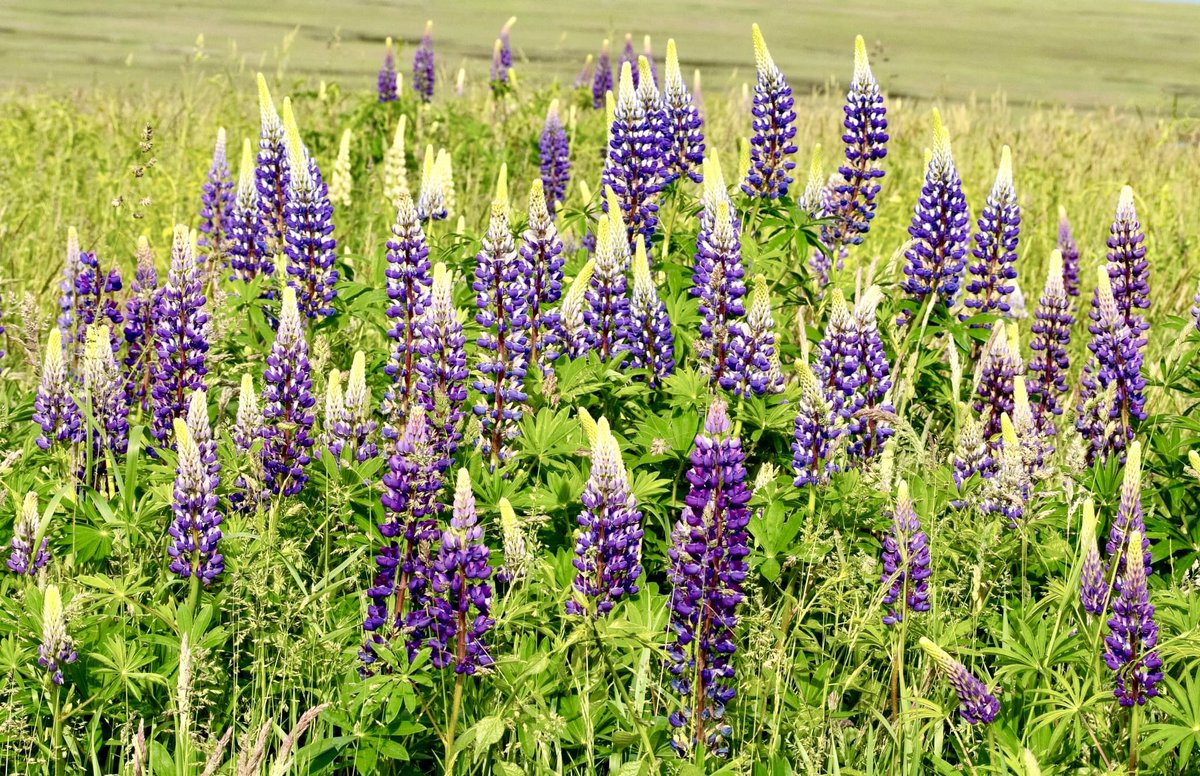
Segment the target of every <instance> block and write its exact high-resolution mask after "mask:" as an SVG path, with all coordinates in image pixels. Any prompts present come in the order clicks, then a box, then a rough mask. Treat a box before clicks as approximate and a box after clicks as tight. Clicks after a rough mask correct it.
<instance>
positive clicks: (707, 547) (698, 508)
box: [667, 399, 750, 756]
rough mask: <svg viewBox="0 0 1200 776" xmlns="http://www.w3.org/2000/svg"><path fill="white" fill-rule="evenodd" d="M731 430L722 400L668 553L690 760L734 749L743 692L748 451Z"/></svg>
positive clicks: (674, 683)
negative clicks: (738, 660)
mask: <svg viewBox="0 0 1200 776" xmlns="http://www.w3.org/2000/svg"><path fill="white" fill-rule="evenodd" d="M730 428H731V424H730V422H729V416H728V415H727V414H726V408H725V402H724V401H723V400H721V399H716V400H715V401H714V402H713V403H712V405H711V406H710V407H709V410H708V415H707V417H706V419H705V423H704V430H703V432H702V433H700V434H697V435H696V439H695V448H694V449H693V450H692V453H691V456H690V462H691V468H690V469H689V470H688V472H687V480H688V485H689V489H688V494H687V497H686V498H685V500H684V507H683V513H682V515H681V516H680V518H679V521H678V522H677V523H676V525H675V529H674V531H673V532H672V539H673V542H672V546H671V548H670V549H669V550H667V555H668V556H669V557H670V560H671V567H670V570H669V571H668V574H667V577H668V579H669V580H670V582H671V614H670V631H671V633H672V635H673V636H674V639H673V641H672V642H671V643H670V644H668V645H667V659H668V665H667V670H668V671H669V672H670V674H671V687H672V689H674V690H675V692H677V693H678V694H679V695H680V696H681V703H680V708H679V709H678V710H676V711H674V712H673V713H672V714H671V715H670V717H669V721H670V723H671V725H672V727H674V728H676V729H677V732H676V734H675V736H674V737H673V740H672V742H671V746H672V747H673V748H674V749H675V750H676V751H677V752H679V753H680V754H681V755H683V756H687V755H689V754H690V753H691V752H692V750H693V748H694V747H696V746H703V747H704V748H705V749H707V750H708V751H710V752H712V753H713V754H716V755H718V756H724V755H726V754H728V750H729V745H728V739H729V735H730V733H731V730H730V727H729V724H728V723H727V722H726V721H725V707H726V705H728V704H729V702H730V701H732V700H733V698H734V697H735V696H736V694H737V688H736V685H735V683H734V663H733V656H734V654H735V653H736V651H737V642H736V640H735V639H736V636H735V631H736V629H737V624H738V616H737V608H738V605H739V604H740V603H741V602H742V601H743V599H744V598H745V595H744V594H743V592H742V583H743V581H744V580H745V578H746V574H747V573H748V572H749V563H748V562H747V556H748V555H749V554H750V548H749V538H750V537H749V533H748V531H747V526H748V525H749V523H750V510H749V508H748V507H747V504H748V503H749V501H750V490H749V488H747V486H746V454H745V453H744V452H743V451H742V444H741V440H740V439H739V438H738V437H737V435H736V434H732V433H731V431H730Z"/></svg>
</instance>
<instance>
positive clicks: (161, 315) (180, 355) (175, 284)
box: [150, 226, 208, 444]
mask: <svg viewBox="0 0 1200 776" xmlns="http://www.w3.org/2000/svg"><path fill="white" fill-rule="evenodd" d="M195 250H196V249H195V245H194V244H193V243H192V240H191V237H190V236H189V234H188V231H187V228H186V227H184V226H176V227H175V237H174V240H173V242H172V244H171V269H170V270H169V271H168V272H167V284H166V285H165V286H164V287H163V289H162V290H161V291H160V292H158V293H156V294H155V296H154V310H153V315H152V317H151V319H152V320H154V321H155V322H156V328H155V332H154V347H155V350H156V353H157V356H158V358H157V364H156V369H155V372H154V384H153V385H152V386H151V388H150V398H151V402H152V404H153V408H154V422H153V425H152V427H151V431H152V433H153V434H154V438H155V439H157V440H158V441H159V442H161V443H164V444H165V443H168V442H169V437H170V434H171V429H172V424H173V422H174V420H175V418H181V417H183V414H184V413H185V412H186V411H187V406H188V395H189V394H191V392H192V391H202V390H204V389H205V382H204V376H205V375H207V374H208V367H207V366H206V363H205V362H206V357H207V353H208V313H207V312H206V311H205V304H206V301H207V300H206V299H205V297H204V289H203V284H202V282H201V279H200V269H199V267H198V266H197V264H196V254H195Z"/></svg>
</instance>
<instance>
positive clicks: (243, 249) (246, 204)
mask: <svg viewBox="0 0 1200 776" xmlns="http://www.w3.org/2000/svg"><path fill="white" fill-rule="evenodd" d="M256 181H257V177H256V173H255V166H254V155H253V153H252V152H251V149H250V140H249V138H247V139H246V140H245V141H244V142H243V144H242V164H241V167H240V169H239V170H238V183H237V191H236V192H235V194H234V198H233V209H232V210H231V211H230V213H229V266H230V268H231V269H232V270H233V273H234V274H233V277H234V278H235V279H237V280H241V281H245V282H249V281H251V280H253V279H254V278H256V277H258V276H259V275H270V274H271V273H272V272H274V271H275V262H273V261H272V260H271V253H270V251H269V250H268V249H267V229H266V227H265V225H264V224H265V222H264V220H263V214H262V211H261V210H260V209H259V193H258V186H257V183H256Z"/></svg>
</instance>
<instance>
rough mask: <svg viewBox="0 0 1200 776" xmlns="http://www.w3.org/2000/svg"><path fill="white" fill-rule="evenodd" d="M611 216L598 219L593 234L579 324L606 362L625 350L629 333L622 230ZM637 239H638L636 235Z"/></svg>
mask: <svg viewBox="0 0 1200 776" xmlns="http://www.w3.org/2000/svg"><path fill="white" fill-rule="evenodd" d="M614 220H615V219H614V218H612V217H611V216H604V215H601V217H600V226H599V229H598V230H597V233H596V255H595V257H594V261H595V264H594V265H593V272H592V279H591V283H590V285H589V288H588V291H587V305H586V306H585V307H584V309H583V321H584V324H585V325H586V326H587V328H588V329H590V330H591V332H592V349H593V350H595V351H596V354H597V355H599V356H600V360H601V361H608V360H609V359H611V358H613V357H615V356H616V354H617V353H619V352H621V351H623V350H627V349H628V345H629V343H628V342H627V341H626V339H625V337H626V335H627V334H628V333H629V298H628V293H627V292H628V284H627V281H626V279H625V266H626V265H627V264H628V263H629V258H628V250H627V243H626V242H625V230H624V229H622V228H621V226H620V224H619V223H614ZM639 236H640V235H639Z"/></svg>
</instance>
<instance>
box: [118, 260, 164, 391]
mask: <svg viewBox="0 0 1200 776" xmlns="http://www.w3.org/2000/svg"><path fill="white" fill-rule="evenodd" d="M130 291H131V292H132V293H131V294H130V296H129V299H128V300H127V301H126V302H125V329H124V333H125V358H124V361H123V363H124V366H125V401H126V403H127V404H128V405H129V408H130V409H133V408H134V407H140V408H142V409H149V406H150V405H149V400H150V387H151V385H152V384H153V380H154V372H155V369H156V362H157V359H158V353H157V351H156V350H155V344H154V338H155V334H156V329H157V325H158V322H157V321H156V320H155V318H154V315H155V312H156V304H155V300H156V297H157V296H158V293H159V290H158V270H157V269H155V267H154V256H153V255H152V254H151V253H150V242H149V241H148V240H147V239H146V238H145V237H144V236H143V237H139V238H138V244H137V271H136V272H134V275H133V283H132V284H130Z"/></svg>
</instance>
